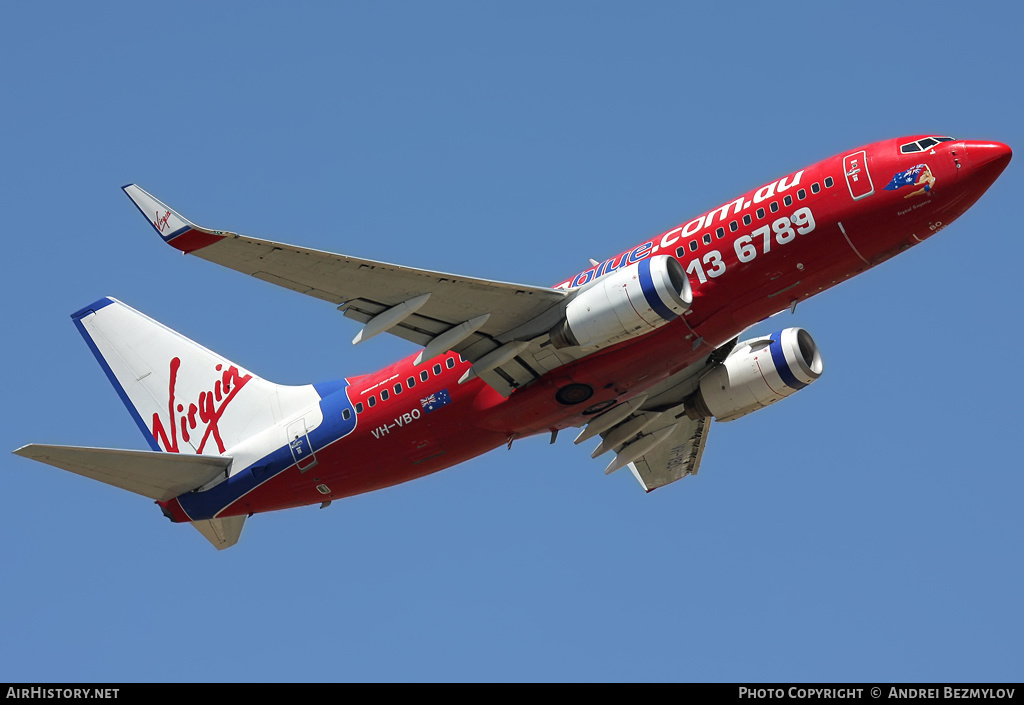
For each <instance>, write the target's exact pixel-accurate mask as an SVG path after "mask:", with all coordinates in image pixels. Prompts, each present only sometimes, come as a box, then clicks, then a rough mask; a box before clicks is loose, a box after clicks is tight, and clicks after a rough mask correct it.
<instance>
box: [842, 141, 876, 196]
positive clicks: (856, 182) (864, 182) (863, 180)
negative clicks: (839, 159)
mask: <svg viewBox="0 0 1024 705" xmlns="http://www.w3.org/2000/svg"><path fill="white" fill-rule="evenodd" d="M843 171H844V172H845V175H846V186H847V188H849V189H850V197H851V198H852V199H853V200H855V201H859V200H860V199H862V198H866V197H868V196H870V195H871V194H873V193H874V192H875V185H874V183H873V182H872V181H871V173H870V172H869V171H868V154H867V152H866V151H865V150H863V149H862V150H860V151H859V152H854V153H853V154H847V155H846V156H845V157H843Z"/></svg>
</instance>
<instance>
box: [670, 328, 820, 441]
mask: <svg viewBox="0 0 1024 705" xmlns="http://www.w3.org/2000/svg"><path fill="white" fill-rule="evenodd" d="M822 369H823V367H822V362H821V354H820V353H819V352H818V346H817V345H815V344H814V339H813V338H811V334H810V333H808V332H807V331H805V330H804V329H803V328H786V329H785V330H780V331H778V332H777V333H773V334H772V336H771V337H770V338H758V339H754V340H746V341H743V342H741V343H739V344H738V345H737V346H736V348H735V349H734V350H733V351H732V352H731V353H730V354H729V357H727V358H726V359H725V361H724V362H721V363H719V364H717V365H715V366H714V367H712V368H711V371H710V372H708V373H707V374H705V375H704V377H702V378H701V380H700V386H699V387H698V388H697V391H696V392H694V393H693V394H691V395H690V396H689V397H687V399H686V401H685V404H686V406H685V409H686V415H687V416H689V417H690V418H691V419H700V418H705V417H708V416H714V417H715V419H717V420H718V421H732V420H733V419H738V418H740V417H741V416H746V415H747V414H749V413H750V412H752V411H757V410H758V409H763V408H764V407H766V406H768V405H769V404H774V403H775V402H777V401H779V400H780V399H783V398H785V397H788V396H789V395H790V394H792V393H794V392H796V391H799V390H801V389H803V388H804V387H806V386H807V385H808V384H810V383H811V382H813V381H814V380H816V379H818V378H819V377H820V376H821V372H822Z"/></svg>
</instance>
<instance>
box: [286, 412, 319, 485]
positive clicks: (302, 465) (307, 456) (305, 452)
mask: <svg viewBox="0 0 1024 705" xmlns="http://www.w3.org/2000/svg"><path fill="white" fill-rule="evenodd" d="M288 449H289V450H290V451H291V452H292V460H294V461H295V465H296V466H297V467H298V468H299V470H300V471H302V472H306V471H307V470H309V469H310V468H312V467H313V466H314V465H316V454H315V453H314V452H313V446H312V445H311V444H310V442H309V435H308V434H307V433H306V419H304V418H302V419H299V420H297V421H292V422H291V423H290V424H288Z"/></svg>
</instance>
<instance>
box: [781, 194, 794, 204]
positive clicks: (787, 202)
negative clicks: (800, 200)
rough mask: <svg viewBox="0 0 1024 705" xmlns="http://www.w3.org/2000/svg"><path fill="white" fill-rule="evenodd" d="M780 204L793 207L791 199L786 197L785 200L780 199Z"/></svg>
mask: <svg viewBox="0 0 1024 705" xmlns="http://www.w3.org/2000/svg"><path fill="white" fill-rule="evenodd" d="M782 202H783V203H785V204H786V205H787V206H791V205H793V197H792V196H786V197H785V198H783V199H782Z"/></svg>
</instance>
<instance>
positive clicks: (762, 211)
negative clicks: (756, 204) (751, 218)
mask: <svg viewBox="0 0 1024 705" xmlns="http://www.w3.org/2000/svg"><path fill="white" fill-rule="evenodd" d="M757 217H758V220H760V219H761V218H763V217H764V208H758V209H757Z"/></svg>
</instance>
